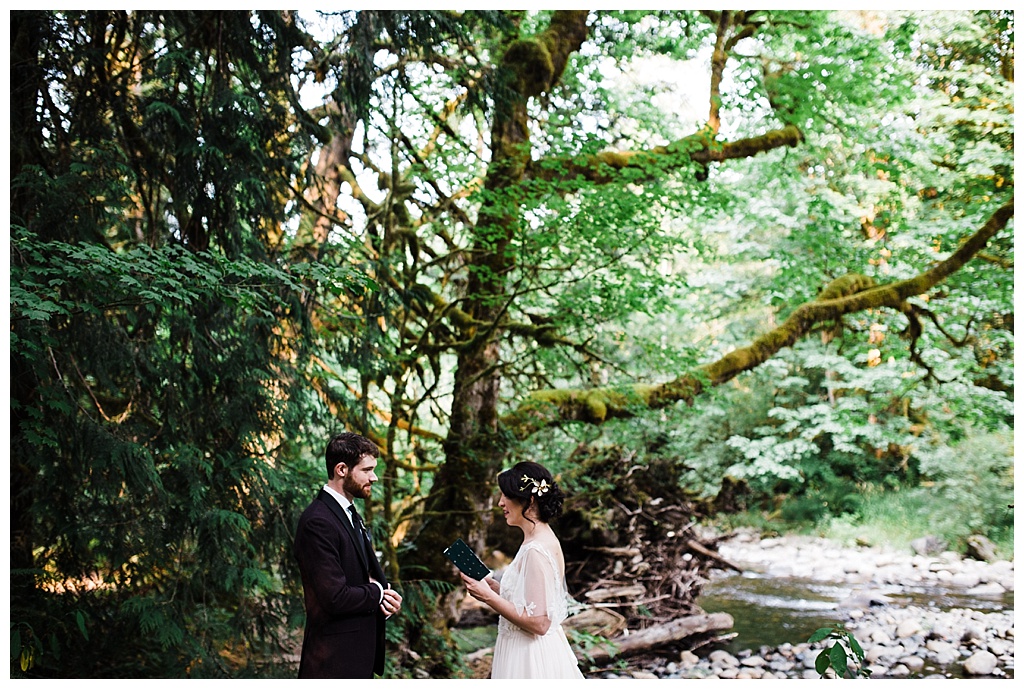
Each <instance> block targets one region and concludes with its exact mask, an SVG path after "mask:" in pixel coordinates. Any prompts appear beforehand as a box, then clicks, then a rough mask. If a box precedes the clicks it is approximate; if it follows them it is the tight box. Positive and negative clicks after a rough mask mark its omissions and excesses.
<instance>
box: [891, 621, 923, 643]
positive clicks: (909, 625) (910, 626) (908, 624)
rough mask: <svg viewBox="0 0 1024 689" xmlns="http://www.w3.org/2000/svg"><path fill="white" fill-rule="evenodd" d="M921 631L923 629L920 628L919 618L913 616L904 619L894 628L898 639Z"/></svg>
mask: <svg viewBox="0 0 1024 689" xmlns="http://www.w3.org/2000/svg"><path fill="white" fill-rule="evenodd" d="M921 631H923V630H922V629H921V621H920V620H917V619H913V618H912V619H909V620H904V621H903V622H900V626H898V627H897V628H896V638H898V639H905V638H907V637H908V636H914V635H915V634H920V633H921Z"/></svg>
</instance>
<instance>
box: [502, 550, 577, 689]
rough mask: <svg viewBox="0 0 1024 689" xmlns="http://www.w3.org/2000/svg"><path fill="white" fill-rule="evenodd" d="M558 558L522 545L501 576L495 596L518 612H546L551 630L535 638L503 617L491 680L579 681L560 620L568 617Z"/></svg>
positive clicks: (572, 655) (566, 599)
mask: <svg viewBox="0 0 1024 689" xmlns="http://www.w3.org/2000/svg"><path fill="white" fill-rule="evenodd" d="M559 559H560V558H556V557H555V555H554V554H553V553H551V552H550V551H549V550H548V548H547V547H545V546H544V545H542V544H540V543H539V542H537V541H531V542H529V543H524V544H523V545H522V547H521V548H520V549H519V552H518V553H516V556H515V559H513V560H512V563H511V564H510V565H509V566H508V568H506V570H505V573H504V574H503V575H502V577H501V590H500V595H501V597H502V598H504V599H505V600H507V601H509V602H511V603H512V604H513V605H514V606H515V608H516V610H517V611H518V612H519V613H523V612H524V611H525V613H526V614H527V615H530V616H533V615H542V614H544V613H545V612H547V615H548V619H550V620H551V626H550V627H549V628H548V632H547V634H545V635H543V636H537V635H536V634H531V633H530V632H527V631H524V630H522V629H520V628H519V627H517V626H516V625H514V624H512V623H511V622H509V621H508V620H506V619H505V618H504V617H499V618H498V640H497V641H496V642H495V644H494V660H493V662H492V664H491V679H528V678H543V679H582V678H583V673H582V672H580V668H579V665H578V664H577V662H576V656H575V655H574V654H573V652H572V648H571V647H570V646H569V641H568V639H566V638H565V632H564V631H563V630H562V620H564V619H565V618H566V617H567V616H568V608H569V602H570V598H569V592H568V590H567V589H566V586H565V572H564V571H563V569H562V567H560V566H559Z"/></svg>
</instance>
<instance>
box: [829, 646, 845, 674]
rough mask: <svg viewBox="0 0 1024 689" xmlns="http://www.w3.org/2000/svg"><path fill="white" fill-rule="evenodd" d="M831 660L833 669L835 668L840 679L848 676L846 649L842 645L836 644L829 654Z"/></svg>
mask: <svg viewBox="0 0 1024 689" xmlns="http://www.w3.org/2000/svg"><path fill="white" fill-rule="evenodd" d="M828 655H829V658H830V659H831V660H832V667H833V668H835V671H836V674H837V675H839V676H840V677H843V676H845V675H846V649H845V648H843V646H842V644H840V643H838V642H836V644H835V645H834V646H832V649H831V650H830V651H829V653H828Z"/></svg>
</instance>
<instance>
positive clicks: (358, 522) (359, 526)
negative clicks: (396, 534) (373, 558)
mask: <svg viewBox="0 0 1024 689" xmlns="http://www.w3.org/2000/svg"><path fill="white" fill-rule="evenodd" d="M348 511H349V514H351V515H352V526H354V527H356V531H357V532H358V533H359V535H360V536H361V537H362V539H363V546H364V548H365V549H366V552H367V553H373V546H372V545H371V543H370V534H368V533H367V532H366V527H365V526H363V520H362V519H360V517H359V513H358V512H356V506H355V505H349V507H348Z"/></svg>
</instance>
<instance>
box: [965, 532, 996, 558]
mask: <svg viewBox="0 0 1024 689" xmlns="http://www.w3.org/2000/svg"><path fill="white" fill-rule="evenodd" d="M967 556H968V557H973V558H974V559H975V560H984V561H985V562H991V561H993V560H995V559H996V544H995V543H993V542H992V541H990V540H989V539H987V538H985V537H984V536H982V535H981V534H974V535H972V536H968V537H967Z"/></svg>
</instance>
